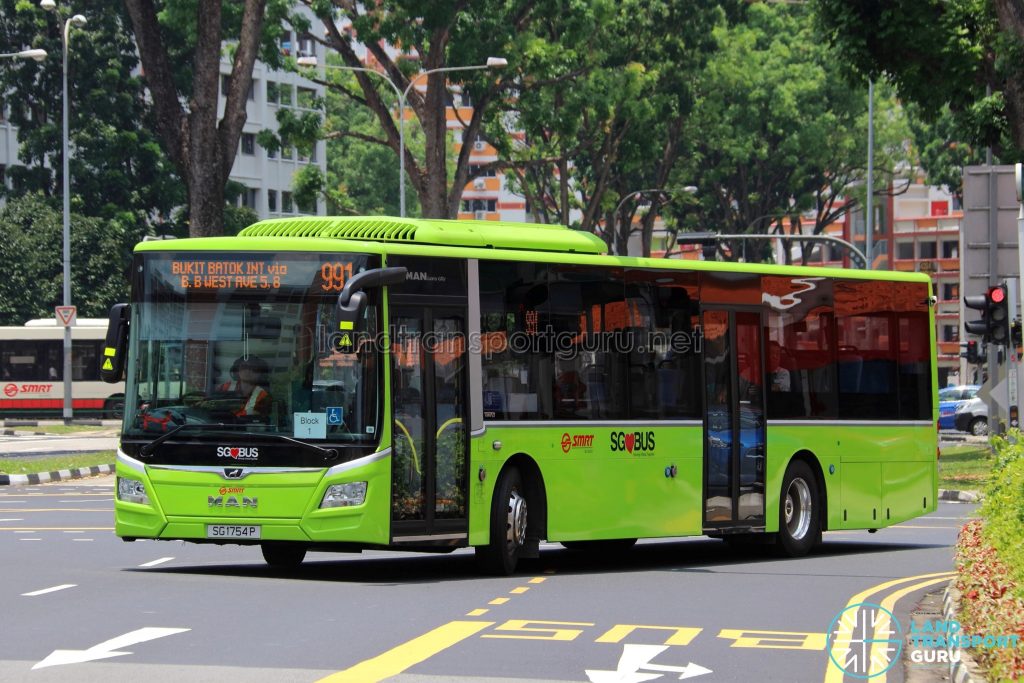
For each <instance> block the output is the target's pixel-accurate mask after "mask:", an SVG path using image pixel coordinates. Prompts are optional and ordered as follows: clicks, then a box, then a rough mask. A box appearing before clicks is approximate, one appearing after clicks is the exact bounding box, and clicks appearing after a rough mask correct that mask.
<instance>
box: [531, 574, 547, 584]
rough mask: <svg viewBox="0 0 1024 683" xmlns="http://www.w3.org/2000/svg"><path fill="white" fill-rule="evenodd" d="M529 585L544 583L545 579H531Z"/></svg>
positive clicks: (541, 577) (539, 577)
mask: <svg viewBox="0 0 1024 683" xmlns="http://www.w3.org/2000/svg"><path fill="white" fill-rule="evenodd" d="M529 583H544V577H543V576H538V577H537V578H535V579H530V581H529Z"/></svg>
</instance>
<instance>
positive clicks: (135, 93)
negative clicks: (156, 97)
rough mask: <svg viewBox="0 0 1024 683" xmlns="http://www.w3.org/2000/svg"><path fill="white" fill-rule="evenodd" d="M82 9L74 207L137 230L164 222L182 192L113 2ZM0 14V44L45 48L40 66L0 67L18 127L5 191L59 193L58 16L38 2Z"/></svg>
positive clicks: (3, 0)
mask: <svg viewBox="0 0 1024 683" xmlns="http://www.w3.org/2000/svg"><path fill="white" fill-rule="evenodd" d="M58 6H60V3H58ZM83 13H84V15H85V16H86V19H87V20H88V24H87V25H86V27H84V28H81V29H78V28H73V29H72V30H71V40H70V50H69V54H68V88H69V97H68V101H69V104H70V120H69V126H68V127H69V133H70V139H71V146H72V157H71V160H70V166H71V191H72V193H73V195H74V196H75V197H76V207H75V211H76V213H81V214H84V215H87V216H102V217H104V218H108V219H114V220H117V221H118V222H125V221H132V222H136V223H138V224H139V225H143V224H145V222H146V221H147V220H148V219H149V218H150V217H151V216H154V215H162V216H166V215H167V214H168V213H169V211H170V210H171V208H172V207H174V206H175V205H176V204H178V203H180V202H182V201H183V200H184V194H183V192H182V190H181V187H180V184H179V183H178V182H177V181H176V179H175V177H174V173H173V170H172V169H171V167H170V165H169V164H168V162H167V160H166V158H165V157H164V155H163V154H162V152H161V150H160V147H159V144H158V142H157V140H156V137H155V135H154V133H153V132H152V131H153V128H154V124H153V120H152V118H151V114H150V110H149V105H148V103H147V101H146V98H145V95H144V90H143V86H142V82H141V79H140V78H139V76H138V75H136V74H135V73H133V70H135V69H136V67H137V65H138V59H137V56H136V51H135V45H134V43H133V41H132V37H131V34H130V32H129V31H128V29H127V28H126V27H127V25H128V22H127V19H126V18H125V16H124V13H123V6H122V4H121V2H120V1H119V0H97V1H96V2H91V3H89V4H88V6H87V7H85V8H83ZM0 17H3V20H0V44H3V45H5V46H6V45H14V46H21V45H25V46H31V47H37V48H44V49H45V50H46V51H47V52H48V53H49V56H48V57H47V59H46V60H45V61H43V62H41V63H36V62H33V61H21V60H17V61H16V60H2V61H0V93H4V96H5V99H6V101H7V102H8V103H9V104H10V105H11V107H10V109H11V112H10V119H11V122H12V123H13V124H14V125H16V126H18V141H19V144H20V150H19V158H20V160H21V161H22V162H23V163H24V166H20V165H15V166H12V167H10V168H8V169H7V175H8V177H9V178H10V181H11V184H12V186H13V188H14V189H13V190H12V191H7V192H6V193H7V195H8V196H19V195H22V194H26V193H33V192H43V193H44V194H46V195H48V196H51V197H57V196H60V193H61V178H60V173H61V167H62V161H61V147H62V135H61V126H62V111H61V107H62V101H61V95H60V93H61V87H62V69H61V52H62V47H61V37H60V34H61V30H62V27H63V21H64V18H63V16H61V17H58V16H55V15H54V14H53V13H50V12H46V11H44V10H43V9H41V8H40V7H39V6H38V3H36V2H24V1H16V0H0ZM44 164H45V165H44ZM4 191H5V190H4V189H3V188H0V192H4Z"/></svg>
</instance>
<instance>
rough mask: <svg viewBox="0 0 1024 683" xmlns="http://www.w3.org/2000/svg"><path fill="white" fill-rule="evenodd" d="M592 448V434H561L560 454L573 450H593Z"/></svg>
mask: <svg viewBox="0 0 1024 683" xmlns="http://www.w3.org/2000/svg"><path fill="white" fill-rule="evenodd" d="M593 447H594V435H593V434H569V432H566V433H564V434H562V452H563V453H568V452H569V451H571V450H572V449H574V448H593Z"/></svg>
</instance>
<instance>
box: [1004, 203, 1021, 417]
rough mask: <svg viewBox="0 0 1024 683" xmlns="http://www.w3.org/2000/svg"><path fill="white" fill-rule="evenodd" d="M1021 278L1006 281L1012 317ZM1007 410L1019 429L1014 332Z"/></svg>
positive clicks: (1008, 367) (1010, 341)
mask: <svg viewBox="0 0 1024 683" xmlns="http://www.w3.org/2000/svg"><path fill="white" fill-rule="evenodd" d="M1017 231H1018V237H1019V235H1020V219H1018V226H1017ZM1018 283H1019V280H1018V279H1016V278H1010V279H1009V280H1007V281H1006V296H1007V304H1008V305H1007V308H1008V310H1009V311H1010V314H1009V315H1010V316H1011V317H1012V316H1013V315H1014V313H1016V312H1017V311H1018V310H1019V301H1020V296H1019V293H1020V292H1019V287H1018ZM1011 322H1012V321H1007V329H1008V330H1009V329H1011V328H1012V325H1011V324H1010V323H1011ZM1006 351H1007V354H1006V358H1007V363H1006V412H1007V416H1008V420H1007V425H1008V426H1009V428H1010V429H1017V428H1019V427H1020V418H1019V415H1020V413H1019V410H1018V406H1017V368H1018V362H1019V360H1020V359H1019V358H1017V344H1016V343H1014V341H1013V334H1012V332H1011V333H1008V339H1007V344H1006Z"/></svg>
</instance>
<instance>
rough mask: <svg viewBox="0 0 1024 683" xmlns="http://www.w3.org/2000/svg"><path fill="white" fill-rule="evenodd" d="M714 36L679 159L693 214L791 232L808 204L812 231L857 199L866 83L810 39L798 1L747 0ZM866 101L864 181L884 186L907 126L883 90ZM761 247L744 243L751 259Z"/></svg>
mask: <svg viewBox="0 0 1024 683" xmlns="http://www.w3.org/2000/svg"><path fill="white" fill-rule="evenodd" d="M715 37H716V40H717V41H718V43H719V45H720V46H721V48H720V50H719V52H718V53H717V54H716V55H715V56H714V57H713V58H712V59H711V61H710V63H709V65H708V68H707V70H706V71H705V73H704V74H703V75H702V77H701V79H700V83H699V85H698V98H697V103H696V105H695V108H694V114H693V116H692V117H691V119H690V121H689V124H688V128H687V135H686V136H685V139H686V140H687V141H688V145H689V146H688V149H687V153H686V154H685V155H684V158H685V159H686V163H685V164H682V166H681V170H683V171H685V173H686V176H684V177H688V178H691V179H693V180H696V183H695V184H696V185H698V186H699V187H700V188H701V194H700V201H701V207H702V210H703V211H702V218H703V225H704V226H713V229H714V230H716V231H720V232H727V233H741V234H743V233H765V232H768V231H769V230H771V231H773V232H779V233H782V234H787V233H789V234H791V233H793V232H796V231H797V230H796V225H797V224H798V218H799V217H800V216H801V215H803V214H805V213H806V212H808V211H813V212H814V220H815V224H814V228H813V231H812V232H813V233H814V234H820V233H821V232H822V231H823V230H824V229H825V228H826V227H827V226H828V225H829V224H831V223H833V222H835V221H836V220H838V219H839V218H840V217H842V215H843V214H844V213H846V212H849V211H851V210H852V209H853V208H854V207H855V206H857V205H858V204H859V201H858V198H857V194H858V191H857V187H858V186H859V185H861V184H862V183H863V180H864V178H865V166H866V159H867V151H866V142H867V133H866V130H867V127H866V118H867V117H866V110H867V102H866V97H865V95H866V93H865V92H864V91H863V90H855V89H851V88H849V87H848V85H847V84H846V83H845V81H844V80H843V79H842V78H841V77H840V75H839V73H838V71H837V65H838V59H837V57H836V55H835V54H834V52H832V51H830V50H828V49H826V48H824V47H823V46H821V44H820V41H818V40H816V38H815V35H814V31H813V25H812V22H811V21H810V17H809V15H808V12H807V10H806V8H804V7H802V6H781V5H765V4H755V5H751V6H750V7H749V8H748V9H747V11H746V13H745V18H744V20H743V21H741V22H738V23H736V24H735V25H733V26H730V27H727V28H726V27H723V28H719V29H717V30H716V32H715ZM877 100H878V109H879V111H878V112H876V116H875V127H876V145H875V146H876V150H875V151H876V174H875V179H876V186H875V191H876V192H877V191H878V188H879V187H881V188H882V190H881V191H882V192H888V191H890V188H891V187H893V186H894V179H895V169H896V168H897V166H898V165H900V164H904V165H905V164H906V163H907V162H908V159H907V158H906V156H905V154H904V152H903V142H904V141H905V140H906V139H908V138H909V130H908V129H907V128H906V125H905V122H904V120H903V118H902V115H901V111H900V109H899V108H898V107H897V106H895V103H894V102H893V101H892V100H891V99H890V98H887V97H886V96H885V94H884V92H883V93H881V94H880V96H877ZM897 187H898V186H897ZM898 189H899V187H898ZM705 229H707V228H705ZM732 247H733V251H734V252H735V251H738V250H740V249H742V246H741V245H739V244H736V245H732ZM808 252H809V250H808V249H804V250H803V253H804V255H805V258H806V255H807V254H808ZM769 253H770V249H769V247H768V245H767V243H764V244H762V245H761V246H758V247H747V254H748V258H750V257H751V256H752V258H751V260H754V259H762V258H767V257H768V255H769ZM787 254H788V250H787Z"/></svg>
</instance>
